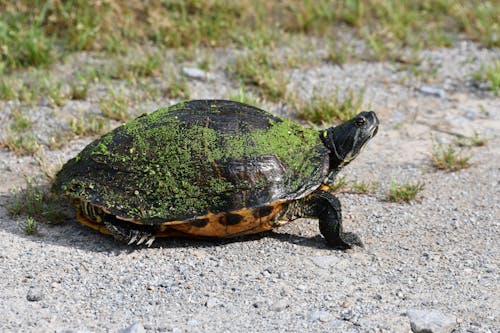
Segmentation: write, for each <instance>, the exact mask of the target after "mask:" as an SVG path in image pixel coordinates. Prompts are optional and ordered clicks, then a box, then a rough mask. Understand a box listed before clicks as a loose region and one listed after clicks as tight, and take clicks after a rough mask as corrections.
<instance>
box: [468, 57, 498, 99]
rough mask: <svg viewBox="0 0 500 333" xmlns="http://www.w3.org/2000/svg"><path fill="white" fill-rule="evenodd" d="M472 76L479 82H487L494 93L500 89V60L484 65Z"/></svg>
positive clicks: (496, 93)
mask: <svg viewBox="0 0 500 333" xmlns="http://www.w3.org/2000/svg"><path fill="white" fill-rule="evenodd" d="M472 78H473V79H474V80H476V81H478V82H487V83H488V85H489V88H490V89H491V91H492V92H493V94H495V95H497V96H498V94H499V91H500V60H495V61H494V62H493V63H492V65H487V66H482V67H481V70H480V71H479V72H476V73H474V74H472Z"/></svg>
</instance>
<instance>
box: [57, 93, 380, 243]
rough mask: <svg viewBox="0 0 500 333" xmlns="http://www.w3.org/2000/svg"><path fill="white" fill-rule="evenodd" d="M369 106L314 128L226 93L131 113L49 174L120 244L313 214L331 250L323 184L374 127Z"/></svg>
mask: <svg viewBox="0 0 500 333" xmlns="http://www.w3.org/2000/svg"><path fill="white" fill-rule="evenodd" d="M378 125H379V121H378V118H377V116H376V114H375V112H373V111H365V112H361V113H359V114H358V115H357V116H355V117H354V118H352V119H350V120H348V121H346V122H344V123H342V124H340V125H338V126H334V127H329V128H326V129H322V130H318V129H311V128H306V127H303V126H302V125H301V124H300V123H298V122H296V121H293V120H290V119H287V118H281V117H278V116H276V115H273V114H271V113H269V112H267V111H264V110H261V109H259V108H257V107H254V106H250V105H247V104H243V103H240V102H235V101H228V100H192V101H187V102H181V103H178V104H175V105H173V106H170V107H162V108H159V109H158V110H156V111H154V112H152V113H150V114H144V115H142V116H139V117H138V118H136V119H134V120H131V121H129V122H126V123H125V124H123V125H121V126H119V127H117V128H115V129H114V130H112V131H111V132H109V133H107V134H105V135H103V136H101V137H100V138H98V139H96V140H95V141H93V142H91V143H90V144H89V145H87V146H86V147H85V148H84V149H83V150H82V151H81V152H80V153H79V154H78V155H77V156H76V157H74V158H72V159H70V160H69V161H68V162H67V163H66V164H65V165H64V166H63V167H62V168H61V170H60V171H59V172H58V173H57V174H56V177H55V180H54V182H53V187H52V188H53V191H54V192H55V193H57V194H59V195H65V196H67V197H69V198H70V199H72V201H73V202H74V203H76V206H77V209H76V210H77V212H76V218H77V220H78V221H79V222H81V223H82V224H84V225H86V226H89V227H91V228H93V229H96V230H98V231H100V232H102V233H105V234H111V235H113V236H114V237H115V238H116V239H117V240H119V241H122V242H126V243H128V244H133V243H135V244H142V243H144V244H146V245H148V246H151V244H152V243H153V241H154V240H155V239H156V238H157V237H192V238H202V239H203V238H212V239H213V238H225V237H235V236H242V235H248V234H255V233H260V232H264V231H268V230H271V229H273V228H276V227H279V226H282V225H284V224H286V223H288V222H290V221H293V220H296V219H298V218H302V217H309V218H317V219H318V220H319V230H320V232H321V234H322V235H323V237H324V239H325V240H326V243H327V244H328V245H329V246H331V247H334V248H340V249H348V248H351V247H353V246H355V245H358V246H362V242H361V240H360V238H359V237H358V236H357V235H356V234H354V233H349V232H344V231H343V230H342V213H341V204H340V202H339V200H338V198H337V197H336V196H334V194H333V193H332V192H331V191H330V187H331V185H332V183H333V181H334V179H335V176H336V175H337V174H338V172H339V171H340V170H341V169H342V168H343V167H345V166H346V165H347V164H349V163H350V162H351V161H352V160H353V159H354V158H355V157H356V156H357V155H358V154H359V153H360V151H361V150H362V148H363V147H364V146H365V145H366V143H367V142H368V141H369V140H370V139H371V138H373V137H374V136H375V134H376V133H377V131H378Z"/></svg>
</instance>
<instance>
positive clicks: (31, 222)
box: [20, 216, 39, 236]
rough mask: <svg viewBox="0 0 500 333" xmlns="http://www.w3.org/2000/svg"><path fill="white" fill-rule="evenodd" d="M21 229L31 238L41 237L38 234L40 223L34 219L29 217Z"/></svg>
mask: <svg viewBox="0 0 500 333" xmlns="http://www.w3.org/2000/svg"><path fill="white" fill-rule="evenodd" d="M20 229H21V230H22V231H23V232H24V233H25V234H26V235H31V236H36V235H39V232H38V222H37V221H35V219H34V218H32V217H31V216H28V218H26V221H24V222H23V223H22V224H21V225H20Z"/></svg>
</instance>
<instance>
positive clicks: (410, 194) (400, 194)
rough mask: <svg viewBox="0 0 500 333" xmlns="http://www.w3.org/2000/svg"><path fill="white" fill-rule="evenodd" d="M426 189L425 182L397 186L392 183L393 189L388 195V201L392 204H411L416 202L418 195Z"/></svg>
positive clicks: (391, 188)
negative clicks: (413, 201)
mask: <svg viewBox="0 0 500 333" xmlns="http://www.w3.org/2000/svg"><path fill="white" fill-rule="evenodd" d="M424 187H425V184H424V183H423V182H417V183H407V184H396V182H395V181H392V182H391V187H390V189H389V192H388V193H387V200H388V201H391V202H410V201H412V200H414V199H415V198H416V196H417V194H418V193H420V192H421V191H422V190H423V189H424Z"/></svg>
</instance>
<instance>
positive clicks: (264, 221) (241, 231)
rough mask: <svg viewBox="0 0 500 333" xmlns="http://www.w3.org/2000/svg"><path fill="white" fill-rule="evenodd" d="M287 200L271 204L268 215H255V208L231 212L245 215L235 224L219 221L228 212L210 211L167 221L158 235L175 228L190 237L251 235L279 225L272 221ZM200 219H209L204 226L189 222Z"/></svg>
mask: <svg viewBox="0 0 500 333" xmlns="http://www.w3.org/2000/svg"><path fill="white" fill-rule="evenodd" d="M287 202H288V200H282V201H279V202H275V203H273V204H272V205H270V206H271V207H272V211H271V212H270V213H269V214H267V215H266V216H262V217H255V216H254V212H255V211H256V210H255V209H254V208H242V209H239V210H236V211H232V212H230V214H237V215H241V216H242V217H243V219H242V220H241V221H240V222H238V223H237V224H234V225H227V224H221V223H219V220H220V218H221V217H223V216H225V215H227V214H228V213H226V212H222V213H216V214H214V213H211V212H209V213H208V214H207V215H204V216H198V217H196V218H195V219H190V220H188V221H183V222H181V223H178V221H173V222H166V223H165V224H164V225H162V226H161V227H160V232H159V234H158V235H157V236H159V237H161V236H162V233H163V232H167V233H168V231H169V230H175V231H178V232H179V233H181V234H183V235H184V236H188V237H217V238H223V237H235V236H240V235H249V234H255V233H259V232H262V231H267V230H271V229H273V228H274V227H276V226H278V225H276V224H273V223H272V221H273V219H274V218H275V216H276V215H277V214H278V213H279V212H280V211H282V210H283V208H284V204H285V203H287ZM199 219H208V223H207V225H206V226H204V227H197V226H194V225H192V224H191V223H189V222H190V221H194V220H199Z"/></svg>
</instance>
